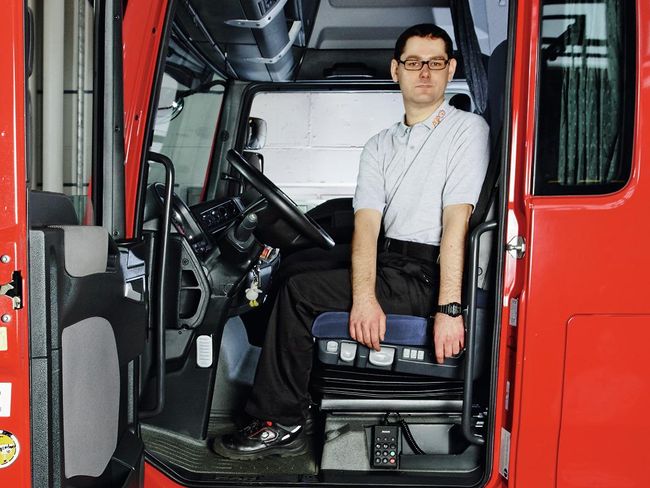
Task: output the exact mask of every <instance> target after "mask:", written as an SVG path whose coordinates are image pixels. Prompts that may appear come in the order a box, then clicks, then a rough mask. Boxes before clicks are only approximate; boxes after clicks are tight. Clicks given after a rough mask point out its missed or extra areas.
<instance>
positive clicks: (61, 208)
mask: <svg viewBox="0 0 650 488" xmlns="http://www.w3.org/2000/svg"><path fill="white" fill-rule="evenodd" d="M28 205H29V210H28V215H29V227H30V228H35V227H45V226H50V225H78V224H79V220H78V219H77V214H76V212H75V210H74V206H73V205H72V200H70V197H68V196H67V195H64V194H62V193H53V192H49V191H33V190H32V191H30V192H29V196H28Z"/></svg>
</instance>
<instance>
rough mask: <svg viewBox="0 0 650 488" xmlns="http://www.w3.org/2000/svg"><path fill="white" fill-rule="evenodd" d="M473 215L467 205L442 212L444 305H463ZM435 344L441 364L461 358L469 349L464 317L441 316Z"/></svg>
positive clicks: (437, 319)
mask: <svg viewBox="0 0 650 488" xmlns="http://www.w3.org/2000/svg"><path fill="white" fill-rule="evenodd" d="M471 214H472V206H471V205H467V204H460V205H449V206H447V207H445V208H444V209H443V211H442V240H441V242H440V293H439V295H438V304H440V305H444V304H446V303H451V302H460V301H461V287H462V283H463V261H464V258H465V238H466V236H467V226H468V223H469V218H470V216H471ZM433 342H434V346H435V351H436V360H437V361H438V363H442V362H443V361H444V360H445V358H447V357H450V356H453V355H456V354H458V353H459V352H460V350H461V349H462V348H463V346H464V345H465V326H464V322H463V317H462V316H459V317H450V316H449V315H447V314H444V313H437V314H436V315H435V321H434V327H433Z"/></svg>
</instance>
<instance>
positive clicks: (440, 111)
mask: <svg viewBox="0 0 650 488" xmlns="http://www.w3.org/2000/svg"><path fill="white" fill-rule="evenodd" d="M452 110H454V107H453V106H451V105H449V102H448V101H447V99H445V100H444V101H443V102H442V103H441V104H440V107H438V108H437V109H436V110H434V111H433V113H432V114H431V115H429V116H428V117H427V118H426V119H424V120H423V121H422V122H418V123H417V124H413V125H411V126H408V125H406V123H405V122H404V121H405V120H406V114H404V116H402V120H400V122H399V128H400V134H401V135H405V134H407V133H408V131H409V129H412V128H414V127H418V126H423V127H426V128H427V129H428V130H433V129H434V128H435V127H436V126H437V125H438V124H439V123H440V121H441V120H442V119H443V118H444V117H447V116H448V115H449V114H450V113H451V111H452Z"/></svg>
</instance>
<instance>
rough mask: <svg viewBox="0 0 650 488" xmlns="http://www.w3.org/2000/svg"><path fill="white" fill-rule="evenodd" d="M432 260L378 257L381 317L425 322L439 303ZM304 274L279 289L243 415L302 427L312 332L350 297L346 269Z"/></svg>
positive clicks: (385, 254) (392, 254)
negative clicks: (317, 320) (416, 318)
mask: <svg viewBox="0 0 650 488" xmlns="http://www.w3.org/2000/svg"><path fill="white" fill-rule="evenodd" d="M435 261H436V260H435V259H430V260H422V259H416V258H413V257H409V256H405V255H403V254H400V253H395V252H387V251H384V252H380V253H379V254H378V257H377V279H376V296H377V300H378V301H379V304H380V305H381V307H382V309H383V310H384V313H386V314H389V313H394V314H405V315H418V316H422V317H427V316H429V314H431V311H432V310H433V309H434V306H435V304H436V302H437V297H438V288H439V281H440V278H439V269H438V266H437V264H436V262H435ZM321 265H322V267H323V268H325V269H320V270H315V269H314V267H315V266H318V265H314V263H313V262H311V263H307V264H305V268H306V269H308V271H306V272H300V268H299V267H298V268H295V269H294V272H293V274H291V275H290V276H288V277H286V279H285V280H284V281H283V282H282V283H281V284H280V286H279V290H278V293H277V296H276V299H275V304H274V305H273V308H272V310H271V314H270V317H269V322H268V328H267V331H266V338H265V341H264V346H263V348H262V354H261V357H260V361H259V364H258V367H257V373H256V375H255V382H254V385H253V390H252V392H251V396H250V397H249V400H248V403H247V405H246V409H245V410H246V413H248V414H249V415H252V416H253V417H257V418H260V419H264V420H271V421H273V422H278V423H281V424H287V425H296V424H300V423H303V421H304V419H305V418H306V416H307V411H308V408H309V403H310V397H309V377H310V374H311V368H312V358H313V345H314V341H313V338H312V335H311V326H312V323H313V321H314V319H315V318H316V316H318V315H319V314H321V313H323V312H327V311H349V310H350V308H351V307H352V291H351V282H350V270H349V268H339V269H328V268H329V267H331V263H330V262H328V261H327V260H323V261H322V262H321Z"/></svg>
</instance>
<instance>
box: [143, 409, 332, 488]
mask: <svg viewBox="0 0 650 488" xmlns="http://www.w3.org/2000/svg"><path fill="white" fill-rule="evenodd" d="M233 429H234V423H233V421H232V420H231V419H229V418H223V417H210V421H209V423H208V439H207V440H204V441H201V440H197V439H192V438H190V437H187V436H183V435H179V434H176V433H174V432H170V431H168V430H165V429H161V428H158V427H154V426H151V425H146V424H143V425H142V438H143V440H144V443H145V448H146V450H147V452H148V453H150V454H151V455H153V456H154V457H156V458H157V459H159V460H160V461H162V462H164V463H165V464H169V465H172V466H174V467H176V468H180V469H181V470H184V471H187V472H191V473H197V474H199V473H201V474H206V473H214V474H231V475H234V476H249V475H250V476H263V477H268V476H270V477H274V476H280V477H282V476H287V475H288V476H296V475H303V476H313V475H315V474H316V473H317V471H318V468H317V465H316V457H317V451H318V450H317V449H316V444H317V443H316V441H315V439H314V437H313V436H310V437H309V438H308V439H307V452H306V453H305V454H302V455H300V456H293V457H284V458H281V457H278V456H273V457H269V458H266V459H257V460H252V461H250V460H248V461H240V460H232V459H226V458H224V457H222V456H219V455H218V454H215V453H214V452H212V450H211V449H210V444H211V442H212V439H214V437H216V436H218V435H221V434H224V433H226V432H228V431H232V430H233ZM318 455H319V454H318Z"/></svg>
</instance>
